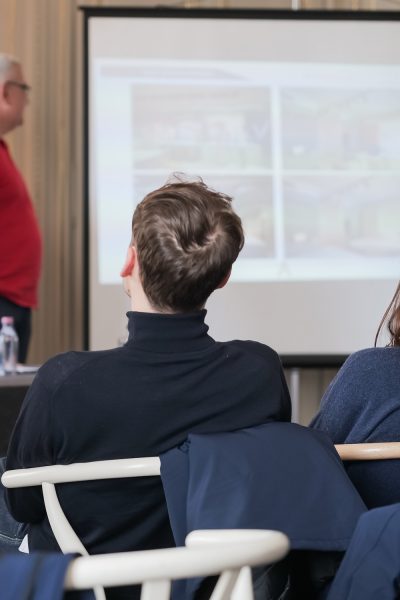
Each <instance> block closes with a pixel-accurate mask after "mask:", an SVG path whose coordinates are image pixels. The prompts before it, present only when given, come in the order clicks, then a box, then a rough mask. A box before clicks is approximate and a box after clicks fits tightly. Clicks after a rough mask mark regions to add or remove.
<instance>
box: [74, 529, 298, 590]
mask: <svg viewBox="0 0 400 600" xmlns="http://www.w3.org/2000/svg"><path fill="white" fill-rule="evenodd" d="M288 551H289V540H288V538H287V537H286V535H284V534H283V533H281V532H279V531H267V530H257V529H256V530H246V529H245V530H212V531H208V530H199V531H194V532H192V533H190V534H189V535H188V536H187V538H186V547H185V548H167V549H163V550H145V551H140V552H124V553H115V554H102V555H97V556H84V557H81V558H77V559H75V560H74V561H73V562H72V563H71V565H70V566H69V568H68V571H67V574H66V580H65V588H66V589H67V590H82V589H88V588H92V587H97V586H99V585H101V586H105V587H112V586H121V585H132V584H139V583H141V584H142V591H141V600H167V599H168V598H169V597H170V596H169V594H170V590H171V580H174V579H183V578H188V577H200V576H207V575H218V574H220V573H221V575H220V577H219V579H218V582H217V585H216V586H215V588H214V591H213V593H212V595H211V597H210V600H229V599H230V600H253V598H254V596H253V589H252V579H251V571H250V567H254V566H259V565H266V564H271V563H273V562H275V561H278V560H281V559H282V558H283V557H284V556H285V555H286V554H287V552H288Z"/></svg>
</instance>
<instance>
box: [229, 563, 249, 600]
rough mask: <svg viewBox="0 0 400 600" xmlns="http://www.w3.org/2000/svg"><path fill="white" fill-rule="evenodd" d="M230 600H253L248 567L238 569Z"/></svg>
mask: <svg viewBox="0 0 400 600" xmlns="http://www.w3.org/2000/svg"><path fill="white" fill-rule="evenodd" d="M231 600H254V592H253V579H252V576H251V569H250V567H243V568H242V569H240V573H239V577H238V578H237V582H236V585H235V587H234V590H233V593H232V596H231Z"/></svg>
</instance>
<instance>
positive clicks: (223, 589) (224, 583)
mask: <svg viewBox="0 0 400 600" xmlns="http://www.w3.org/2000/svg"><path fill="white" fill-rule="evenodd" d="M239 573H240V571H239V569H235V570H231V571H224V572H223V573H222V574H221V576H220V577H219V579H218V581H217V585H216V586H215V588H214V591H213V593H212V594H211V597H210V600H230V598H231V594H232V591H233V589H234V587H235V584H236V581H237V578H238V577H239ZM243 600H245V598H243Z"/></svg>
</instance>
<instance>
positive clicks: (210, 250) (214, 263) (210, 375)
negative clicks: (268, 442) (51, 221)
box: [6, 181, 291, 598]
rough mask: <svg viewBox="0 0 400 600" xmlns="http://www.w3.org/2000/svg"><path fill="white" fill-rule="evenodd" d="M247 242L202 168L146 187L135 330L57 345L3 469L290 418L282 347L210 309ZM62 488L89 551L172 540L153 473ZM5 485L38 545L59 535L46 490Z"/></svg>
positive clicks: (82, 458)
mask: <svg viewBox="0 0 400 600" xmlns="http://www.w3.org/2000/svg"><path fill="white" fill-rule="evenodd" d="M243 242H244V238H243V231H242V225H241V221H240V218H239V217H238V216H237V215H236V213H235V212H234V210H233V208H232V205H231V198H229V197H228V196H226V195H225V194H221V193H218V192H216V191H214V190H211V189H209V188H208V187H207V186H206V185H205V184H204V183H203V182H202V181H196V182H191V183H188V182H184V181H180V182H175V183H167V184H166V185H164V186H163V187H161V188H160V189H157V190H155V191H153V192H151V193H149V194H148V195H147V196H146V197H145V198H144V199H143V200H142V202H141V203H140V204H139V205H138V206H137V208H136V210H135V212H134V215H133V221H132V238H131V243H130V245H129V248H128V252H127V256H126V261H125V264H124V267H123V269H122V277H123V280H124V286H125V290H126V292H127V294H128V295H129V296H130V299H131V307H132V311H131V312H129V313H128V315H127V316H128V329H129V339H128V341H127V343H126V344H125V345H124V346H123V347H121V348H115V349H113V350H106V351H98V352H68V353H65V354H61V355H59V356H56V357H55V358H52V359H51V360H49V361H48V362H47V363H46V364H45V365H44V366H43V367H42V368H41V369H40V370H39V372H38V374H37V376H36V378H35V380H34V382H33V384H32V386H31V388H30V390H29V392H28V395H27V397H26V398H25V401H24V404H23V407H22V410H21V413H20V416H19V418H18V421H17V423H16V426H15V429H14V432H13V435H12V439H11V442H10V446H9V451H8V456H7V469H18V468H26V467H34V466H40V465H49V464H56V463H57V464H69V463H75V462H88V461H95V460H107V459H118V458H128V457H140V456H153V455H159V454H161V453H163V452H165V451H166V450H168V449H170V448H172V447H174V446H177V445H178V444H180V443H182V442H183V441H184V440H185V439H186V438H187V436H188V433H189V432H192V433H193V432H197V433H214V432H223V431H231V430H236V429H241V428H245V427H250V426H252V425H259V424H262V423H266V422H268V421H290V417H291V403H290V397H289V393H288V390H287V386H286V383H285V379H284V375H283V370H282V366H281V363H280V360H279V357H278V355H277V354H276V352H274V350H272V349H271V348H269V347H268V346H265V345H264V344H260V343H257V342H253V341H231V342H216V341H215V340H214V339H213V338H212V337H210V335H209V334H208V326H207V325H206V324H205V322H204V319H205V317H206V310H205V308H204V307H205V304H206V301H207V299H208V297H209V296H210V294H211V293H212V292H214V291H215V290H216V289H217V288H220V287H222V286H224V285H225V284H226V283H227V281H228V279H229V275H230V272H231V268H232V264H233V263H234V262H235V260H236V258H237V256H238V254H239V252H240V250H241V249H242V247H243ZM58 489H59V492H58V494H59V498H60V502H61V505H62V506H63V509H64V511H65V513H66V515H67V518H68V519H69V521H70V523H71V525H72V527H73V528H74V530H75V531H76V533H77V534H78V536H79V537H80V538H81V539H82V541H83V544H84V545H85V546H86V548H87V549H88V551H89V553H91V554H96V553H102V552H110V551H126V550H140V549H147V548H160V547H165V546H173V545H174V542H173V538H172V534H171V531H170V525H169V520H168V514H167V508H166V504H165V500H164V493H163V489H162V486H161V481H160V479H159V478H157V477H154V478H153V477H147V478H142V479H141V478H139V479H116V480H113V481H96V482H87V483H82V484H64V485H60V486H59V487H58ZM6 496H7V502H8V506H9V509H10V511H11V514H12V515H13V517H14V518H15V519H17V520H18V521H21V522H24V523H28V541H29V548H30V550H55V549H57V548H58V547H57V544H56V541H55V539H54V537H53V535H52V532H51V528H50V526H49V522H48V520H47V518H46V514H45V509H44V504H43V498H42V493H41V490H40V489H38V488H26V489H9V490H7V491H6ZM125 594H126V596H125ZM131 594H132V592H131V591H129V593H128V591H125V592H123V591H122V590H120V591H114V592H113V593H112V594H110V598H124V597H129V598H134V597H135V596H132V595H131Z"/></svg>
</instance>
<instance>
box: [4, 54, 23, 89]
mask: <svg viewBox="0 0 400 600" xmlns="http://www.w3.org/2000/svg"><path fill="white" fill-rule="evenodd" d="M19 64H20V62H19V60H18V58H15V56H11V55H10V54H0V83H4V82H5V81H6V79H7V76H8V74H9V72H10V70H11V69H12V67H14V66H16V65H19Z"/></svg>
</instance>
